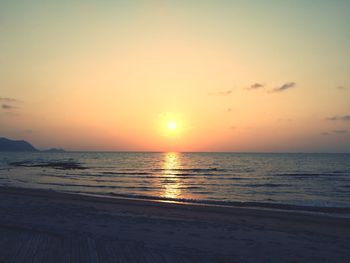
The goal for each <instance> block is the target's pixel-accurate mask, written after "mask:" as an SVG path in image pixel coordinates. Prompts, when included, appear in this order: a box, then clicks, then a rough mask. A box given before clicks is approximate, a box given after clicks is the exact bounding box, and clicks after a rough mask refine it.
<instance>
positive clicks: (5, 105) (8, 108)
mask: <svg viewBox="0 0 350 263" xmlns="http://www.w3.org/2000/svg"><path fill="white" fill-rule="evenodd" d="M1 108H2V109H4V110H11V109H15V108H16V107H14V106H12V105H10V104H2V105H1Z"/></svg>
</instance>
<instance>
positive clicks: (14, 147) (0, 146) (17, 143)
mask: <svg viewBox="0 0 350 263" xmlns="http://www.w3.org/2000/svg"><path fill="white" fill-rule="evenodd" d="M1 151H3V152H38V151H39V150H38V149H36V148H35V147H34V146H33V145H32V144H30V143H29V142H27V141H24V140H11V139H8V138H4V137H2V138H0V152H1ZM42 152H50V153H63V152H65V150H64V149H58V148H51V149H48V150H43V151H42Z"/></svg>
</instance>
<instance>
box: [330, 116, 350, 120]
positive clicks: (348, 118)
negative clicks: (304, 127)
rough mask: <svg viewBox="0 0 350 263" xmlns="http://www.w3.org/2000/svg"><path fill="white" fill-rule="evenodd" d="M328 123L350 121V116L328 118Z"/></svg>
mask: <svg viewBox="0 0 350 263" xmlns="http://www.w3.org/2000/svg"><path fill="white" fill-rule="evenodd" d="M326 120H327V121H350V115H344V116H333V117H328V118H326Z"/></svg>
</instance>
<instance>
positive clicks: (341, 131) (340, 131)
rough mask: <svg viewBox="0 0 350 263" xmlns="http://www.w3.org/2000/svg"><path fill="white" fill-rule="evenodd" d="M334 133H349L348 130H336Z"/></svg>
mask: <svg viewBox="0 0 350 263" xmlns="http://www.w3.org/2000/svg"><path fill="white" fill-rule="evenodd" d="M333 133H348V131H347V130H334V131H333Z"/></svg>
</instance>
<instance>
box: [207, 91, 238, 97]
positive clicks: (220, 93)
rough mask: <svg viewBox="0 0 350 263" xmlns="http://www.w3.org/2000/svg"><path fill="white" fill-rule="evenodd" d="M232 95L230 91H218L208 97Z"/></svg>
mask: <svg viewBox="0 0 350 263" xmlns="http://www.w3.org/2000/svg"><path fill="white" fill-rule="evenodd" d="M231 93H232V90H225V91H218V92H213V93H209V95H221V96H227V95H230V94H231Z"/></svg>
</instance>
